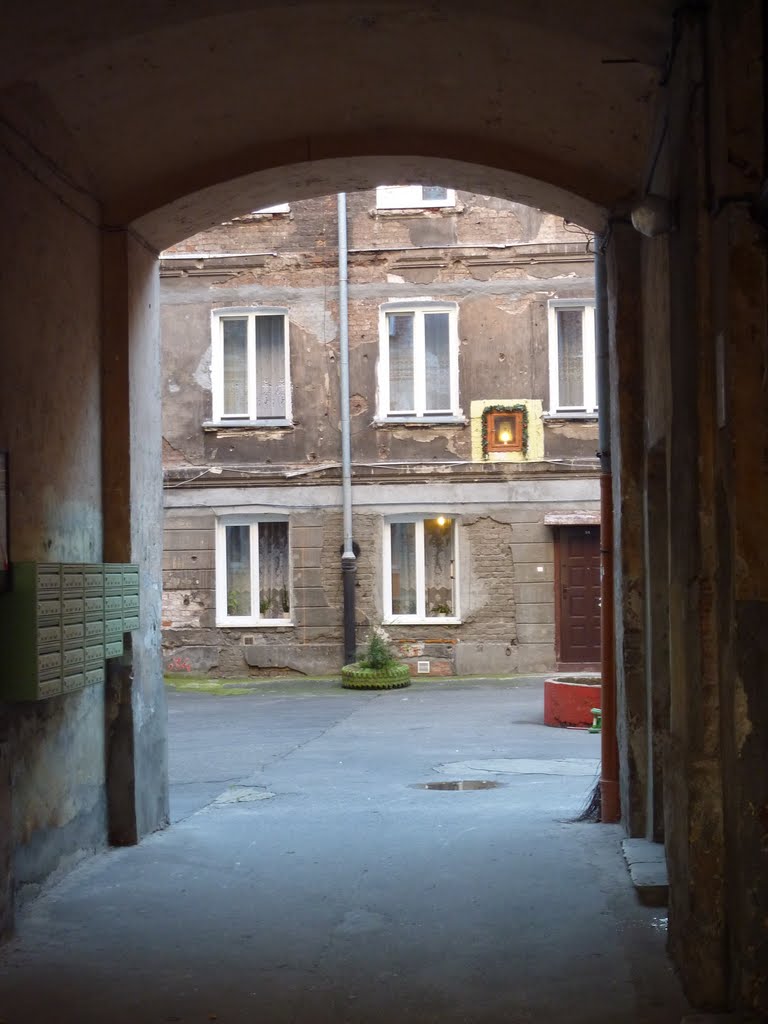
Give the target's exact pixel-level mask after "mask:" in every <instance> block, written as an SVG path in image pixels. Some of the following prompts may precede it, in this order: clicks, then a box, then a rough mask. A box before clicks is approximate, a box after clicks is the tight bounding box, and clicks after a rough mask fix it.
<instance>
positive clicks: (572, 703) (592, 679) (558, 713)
mask: <svg viewBox="0 0 768 1024" xmlns="http://www.w3.org/2000/svg"><path fill="white" fill-rule="evenodd" d="M600 690H601V687H600V676H595V675H586V674H585V675H563V676H552V677H551V678H550V679H546V680H545V681H544V724H545V725H554V726H559V727H560V728H564V727H566V726H575V727H577V728H578V727H582V728H586V727H587V726H590V725H592V708H599V707H600Z"/></svg>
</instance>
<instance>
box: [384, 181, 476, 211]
mask: <svg viewBox="0 0 768 1024" xmlns="http://www.w3.org/2000/svg"><path fill="white" fill-rule="evenodd" d="M455 205H456V193H455V191H454V190H453V189H452V188H443V187H442V186H441V185H380V186H379V187H378V188H377V189H376V209H377V210H429V209H435V208H439V207H448V206H455Z"/></svg>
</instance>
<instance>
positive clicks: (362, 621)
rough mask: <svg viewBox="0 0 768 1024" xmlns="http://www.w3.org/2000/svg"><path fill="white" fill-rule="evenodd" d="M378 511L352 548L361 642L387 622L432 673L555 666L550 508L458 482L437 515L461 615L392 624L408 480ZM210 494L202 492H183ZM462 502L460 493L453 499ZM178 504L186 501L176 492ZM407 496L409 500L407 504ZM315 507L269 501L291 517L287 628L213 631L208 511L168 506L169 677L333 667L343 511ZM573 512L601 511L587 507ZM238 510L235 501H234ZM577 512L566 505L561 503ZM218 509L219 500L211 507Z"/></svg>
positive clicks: (363, 508)
mask: <svg viewBox="0 0 768 1024" xmlns="http://www.w3.org/2000/svg"><path fill="white" fill-rule="evenodd" d="M313 490H314V488H313V487H311V486H305V487H303V488H301V489H300V491H298V492H297V490H296V489H294V491H293V492H292V493H290V494H289V492H288V490H287V489H284V490H283V499H284V500H290V499H293V500H294V503H295V504H294V509H295V507H296V506H298V505H300V506H302V507H304V508H305V507H306V505H308V504H310V505H311V504H313V503H314V501H313V493H312V492H313ZM389 490H390V494H389V497H390V501H389V503H388V504H387V505H386V506H383V507H381V508H379V509H373V508H371V506H370V504H369V503H367V502H366V501H365V497H364V491H365V488H360V491H362V492H363V494H362V496H361V497H360V498H359V501H360V505H359V506H357V508H356V512H355V515H354V537H355V542H356V543H357V544H358V545H359V549H360V554H359V557H358V560H357V576H356V600H357V609H356V622H357V634H358V644H359V645H363V644H364V643H365V640H366V638H367V636H368V635H369V633H370V630H371V628H372V627H374V626H375V627H379V626H381V625H382V623H384V626H383V628H384V629H385V631H386V633H387V635H388V636H389V637H390V639H391V640H392V642H393V643H394V644H395V646H396V647H398V649H399V650H400V652H401V654H402V656H403V657H404V658H405V659H406V660H407V661H408V662H409V663H410V664H412V666H413V668H414V670H416V664H417V662H418V661H424V660H428V661H429V662H430V666H429V674H431V675H448V674H453V673H461V674H499V673H505V672H532V671H545V670H548V669H551V668H553V667H554V666H555V662H556V653H555V590H554V582H553V581H554V566H553V535H552V529H551V527H548V526H545V525H544V514H545V510H546V509H547V508H550V507H551V506H548V505H540V504H538V505H537V504H533V503H529V502H520V503H514V502H512V503H508V504H506V505H503V506H502V505H501V504H496V503H494V504H493V505H491V506H487V505H486V506H484V505H483V504H482V502H478V501H477V500H475V499H476V497H477V494H476V491H477V488H476V487H472V488H469V487H464V488H461V487H456V488H454V499H455V500H454V504H453V505H452V504H451V503H450V502H449V503H447V504H446V503H445V502H443V503H440V499H439V498H436V499H435V500H436V502H437V504H436V505H435V508H434V512H435V513H437V512H445V513H446V514H450V515H454V516H456V521H457V523H458V534H457V540H458V574H459V579H458V602H459V608H460V614H461V622H460V623H459V624H454V623H452V622H445V623H443V622H440V621H439V620H436V621H433V622H429V623H421V624H418V625H404V624H395V623H387V622H386V620H385V615H384V608H383V604H382V587H383V579H382V568H381V566H382V542H383V524H384V515H385V514H392V513H393V512H394V511H395V510H396V509H398V508H400V509H401V510H403V509H406V510H407V509H410V508H412V507H413V505H412V502H413V497H414V495H413V487H412V486H411V485H405V486H404V485H399V487H398V488H394V487H391V488H390V489H389ZM188 498H189V500H190V501H195V500H196V501H199V502H204V501H205V495H204V494H202V495H201V494H199V493H198V494H194V493H193V492H191V493H189V494H188ZM456 499H457V500H456ZM180 500H183V498H181V497H180ZM409 503H410V504H409ZM317 504H318V510H317V511H312V512H308V511H295V510H293V511H292V510H291V507H290V506H288V505H284V506H282V507H276V508H275V507H273V509H272V510H273V511H279V512H283V511H285V512H286V514H287V515H288V516H289V519H290V531H291V533H290V538H291V562H292V581H293V582H292V588H291V624H290V625H285V626H274V625H265V626H247V627H242V628H240V627H232V626H226V627H217V626H216V602H215V578H214V572H213V566H214V563H215V531H214V514H213V512H212V511H211V510H210V509H208V508H205V507H204V506H201V507H197V508H181V507H177V508H172V509H167V510H166V519H165V555H164V567H165V568H164V579H163V584H164V585H163V627H164V639H165V667H166V670H167V671H169V672H171V673H173V674H184V673H187V672H189V673H195V674H208V675H212V676H221V677H236V676H238V675H241V676H242V675H260V674H263V675H269V674H274V673H275V672H282V671H286V672H301V673H304V674H307V675H317V674H326V673H336V672H338V670H339V668H340V667H341V663H342V654H343V649H342V646H343V645H342V629H343V620H342V594H341V564H340V549H341V540H342V531H341V510H340V508H339V506H338V505H337V506H336V507H334V508H329V507H328V506H327V505H326V506H325V507H321V506H322V502H321V501H318V502H317ZM579 506H580V508H582V509H587V508H591V509H592V511H593V512H595V511H596V510H597V504H596V503H595V502H594V501H593V502H591V503H590V502H584V501H583V500H582V501H581V502H580V503H579ZM238 507H241V506H238ZM568 507H569V508H571V507H573V506H572V505H569V506H568ZM217 508H218V509H219V510H221V509H222V506H220V505H218V506H217Z"/></svg>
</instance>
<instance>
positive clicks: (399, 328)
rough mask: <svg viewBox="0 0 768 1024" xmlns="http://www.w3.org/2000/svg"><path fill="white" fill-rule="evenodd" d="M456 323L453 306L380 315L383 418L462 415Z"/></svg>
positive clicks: (387, 310)
mask: <svg viewBox="0 0 768 1024" xmlns="http://www.w3.org/2000/svg"><path fill="white" fill-rule="evenodd" d="M457 321H458V313H457V309H456V307H455V306H453V305H452V306H450V307H446V306H440V305H439V304H437V303H435V304H434V305H424V306H419V307H417V308H413V309H405V308H398V307H394V308H390V307H385V308H384V309H383V311H382V331H381V352H380V360H379V374H380V377H379V399H380V405H381V409H380V415H381V416H382V417H384V418H392V419H395V418H421V417H423V418H428V417H434V416H458V415H460V409H459V382H458V322H457Z"/></svg>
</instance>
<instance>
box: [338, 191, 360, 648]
mask: <svg viewBox="0 0 768 1024" xmlns="http://www.w3.org/2000/svg"><path fill="white" fill-rule="evenodd" d="M336 207H337V210H338V220H339V225H338V241H339V355H340V358H339V372H340V378H341V379H340V388H341V495H342V520H343V529H344V545H343V548H342V552H341V579H342V585H343V599H344V664H345V665H349V664H350V662H353V661H354V660H355V653H356V648H357V642H356V637H355V582H356V574H357V558H356V556H355V550H354V540H353V536H352V443H351V427H350V412H349V250H348V244H347V196H346V193H344V192H339V194H338V195H337V197H336Z"/></svg>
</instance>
